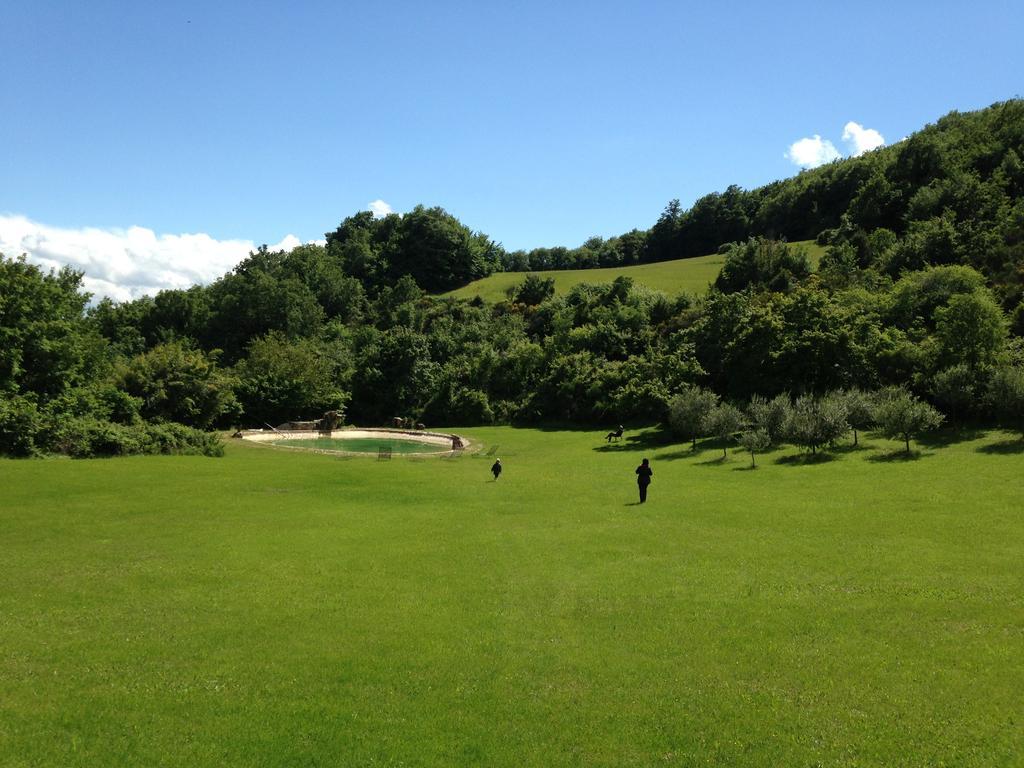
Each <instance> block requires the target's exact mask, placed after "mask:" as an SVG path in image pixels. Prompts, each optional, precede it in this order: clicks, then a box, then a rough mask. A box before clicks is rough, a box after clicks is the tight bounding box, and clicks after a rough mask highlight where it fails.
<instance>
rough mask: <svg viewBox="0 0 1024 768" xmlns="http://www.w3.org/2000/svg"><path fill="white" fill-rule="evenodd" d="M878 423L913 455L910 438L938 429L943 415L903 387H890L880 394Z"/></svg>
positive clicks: (889, 436) (877, 405) (877, 409)
mask: <svg viewBox="0 0 1024 768" xmlns="http://www.w3.org/2000/svg"><path fill="white" fill-rule="evenodd" d="M875 421H876V423H877V424H878V427H879V429H881V430H882V434H884V435H885V436H886V437H888V438H889V439H890V440H895V439H897V438H898V439H900V440H902V441H903V442H904V444H905V445H906V452H907V453H908V454H909V453H910V438H912V437H913V436H914V435H919V434H921V433H922V432H927V431H929V430H932V429H935V428H936V427H938V426H939V424H941V423H942V414H941V413H939V412H938V411H937V410H935V409H934V408H932V407H931V406H930V405H928V403H925V402H923V401H922V400H920V399H918V398H917V397H915V396H914V395H912V394H911V393H910V392H908V391H907V390H905V389H903V388H902V387H888V388H887V389H884V390H882V392H880V393H879V396H878V401H877V403H876V405H875Z"/></svg>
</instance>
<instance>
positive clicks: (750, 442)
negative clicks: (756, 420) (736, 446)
mask: <svg viewBox="0 0 1024 768" xmlns="http://www.w3.org/2000/svg"><path fill="white" fill-rule="evenodd" d="M771 444H772V440H771V438H770V437H769V436H768V433H767V432H765V431H764V430H763V429H747V430H744V431H743V432H742V433H740V445H742V446H743V447H744V448H745V449H746V450H748V451H750V466H751V467H756V466H757V464H756V462H755V461H754V454H755V453H757V452H760V451H765V450H767V449H768V448H769V447H771Z"/></svg>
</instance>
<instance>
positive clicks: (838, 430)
mask: <svg viewBox="0 0 1024 768" xmlns="http://www.w3.org/2000/svg"><path fill="white" fill-rule="evenodd" d="M849 428H850V425H849V424H848V423H847V421H846V405H845V403H844V402H843V400H842V398H839V397H836V396H834V395H833V396H829V397H826V398H818V397H814V396H812V395H804V396H803V397H799V398H797V401H796V402H795V403H794V404H793V411H792V413H791V414H790V417H789V422H788V424H787V426H786V433H787V434H788V435H789V438H790V439H791V440H792V441H793V442H794V443H796V444H797V445H801V446H803V447H804V448H810V449H811V453H812V454H813V453H817V452H818V448H819V447H821V446H822V445H826V444H828V443H832V442H835V441H836V440H838V439H839V438H840V437H842V436H843V435H844V434H845V433H846V431H847V430H848V429H849Z"/></svg>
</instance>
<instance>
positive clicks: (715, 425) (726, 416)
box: [704, 403, 744, 459]
mask: <svg viewBox="0 0 1024 768" xmlns="http://www.w3.org/2000/svg"><path fill="white" fill-rule="evenodd" d="M743 424H744V418H743V412H742V411H741V410H740V409H739V408H737V407H735V406H733V405H730V404H729V403H719V404H718V405H716V406H715V407H714V408H712V409H711V411H709V412H708V414H707V416H705V417H704V429H705V431H706V432H707V433H708V434H710V435H713V436H715V437H717V438H718V439H719V441H720V442H721V443H722V458H723V459H724V458H726V457H727V456H728V453H727V452H726V449H727V448H728V445H729V442H730V441H731V440H732V439H733V436H734V435H735V434H736V433H737V432H739V431H740V430H741V429H743Z"/></svg>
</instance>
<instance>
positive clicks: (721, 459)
mask: <svg viewBox="0 0 1024 768" xmlns="http://www.w3.org/2000/svg"><path fill="white" fill-rule="evenodd" d="M728 461H729V457H728V456H715V457H714V458H713V459H705V460H704V461H698V462H697V465H698V466H701V467H715V466H718V465H719V464H726V463H728Z"/></svg>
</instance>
